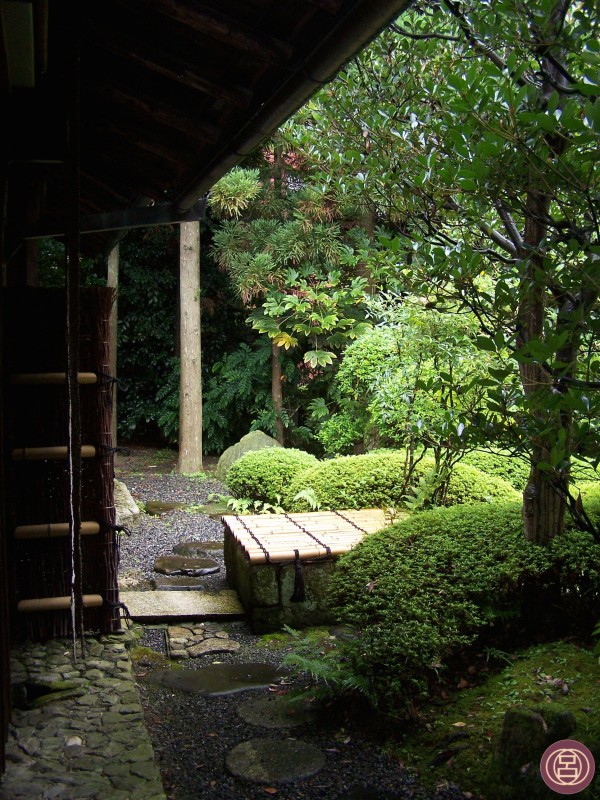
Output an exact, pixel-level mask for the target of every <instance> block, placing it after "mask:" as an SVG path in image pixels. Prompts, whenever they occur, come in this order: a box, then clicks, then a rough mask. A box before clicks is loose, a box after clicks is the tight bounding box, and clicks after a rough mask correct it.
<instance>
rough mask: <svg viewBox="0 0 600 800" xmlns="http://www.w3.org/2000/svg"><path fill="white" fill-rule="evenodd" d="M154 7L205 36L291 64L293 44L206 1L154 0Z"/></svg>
mask: <svg viewBox="0 0 600 800" xmlns="http://www.w3.org/2000/svg"><path fill="white" fill-rule="evenodd" d="M152 10H153V11H157V12H158V13H159V14H163V15H164V16H166V17H168V18H169V19H170V20H174V21H176V22H178V23H180V24H181V25H184V26H185V27H186V28H187V29H188V30H190V29H191V30H194V31H196V32H197V33H198V34H199V35H201V36H205V37H207V38H209V39H214V40H215V41H218V42H222V43H223V44H225V45H227V46H229V47H231V48H233V49H235V50H241V51H242V52H244V53H247V54H248V55H251V56H254V57H255V58H257V59H259V60H260V61H265V62H267V63H268V64H274V65H277V66H287V64H288V63H289V60H290V58H291V56H292V52H293V48H292V46H291V45H290V44H289V43H288V42H284V41H281V40H280V39H277V38H275V37H273V36H268V35H266V34H263V33H261V32H260V31H257V30H254V29H253V28H251V27H249V26H247V25H241V24H240V23H239V21H238V20H236V19H233V18H229V17H227V16H226V15H225V14H222V13H221V12H217V11H214V10H213V9H212V8H210V7H209V6H206V5H204V4H203V3H198V2H193V3H192V2H189V0H154V2H153V4H152Z"/></svg>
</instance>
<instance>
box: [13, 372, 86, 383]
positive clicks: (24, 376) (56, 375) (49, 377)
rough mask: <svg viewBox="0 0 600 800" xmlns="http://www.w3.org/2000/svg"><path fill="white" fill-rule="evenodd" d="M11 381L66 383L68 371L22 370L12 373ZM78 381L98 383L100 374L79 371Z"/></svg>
mask: <svg viewBox="0 0 600 800" xmlns="http://www.w3.org/2000/svg"><path fill="white" fill-rule="evenodd" d="M10 382H11V383H14V384H20V385H30V386H34V385H47V384H65V383H66V382H67V374H66V372H20V373H17V374H16V375H12V376H11V379H10ZM77 383H79V384H81V385H84V384H92V383H98V376H97V375H96V373H95V372H78V373H77Z"/></svg>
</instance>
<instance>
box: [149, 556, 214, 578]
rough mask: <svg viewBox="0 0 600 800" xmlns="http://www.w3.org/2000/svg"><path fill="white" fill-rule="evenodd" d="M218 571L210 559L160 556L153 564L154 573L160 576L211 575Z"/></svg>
mask: <svg viewBox="0 0 600 800" xmlns="http://www.w3.org/2000/svg"><path fill="white" fill-rule="evenodd" d="M220 569H221V567H220V565H219V563H218V561H215V560H214V559H212V558H185V557H184V556H161V557H160V558H157V559H156V561H155V562H154V571H155V572H159V573H161V575H193V576H198V575H212V574H214V573H215V572H219V570H220Z"/></svg>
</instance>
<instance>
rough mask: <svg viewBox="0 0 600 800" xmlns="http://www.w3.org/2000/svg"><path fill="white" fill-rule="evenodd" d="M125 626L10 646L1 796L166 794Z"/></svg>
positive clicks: (69, 799) (80, 799)
mask: <svg viewBox="0 0 600 800" xmlns="http://www.w3.org/2000/svg"><path fill="white" fill-rule="evenodd" d="M131 640H132V635H131V634H129V633H127V632H125V633H121V634H112V635H106V636H100V637H98V638H89V639H87V640H86V641H87V653H86V655H85V657H83V658H81V657H79V658H78V659H77V660H73V658H72V652H71V642H70V641H67V640H64V639H55V640H52V641H50V642H46V643H45V644H44V645H43V646H40V645H34V644H31V643H25V644H22V645H18V646H16V647H14V648H13V652H12V660H11V679H12V687H13V698H14V704H15V707H14V708H13V713H12V724H11V726H10V730H9V740H8V743H7V754H6V761H7V765H6V772H5V774H4V776H3V777H2V780H1V782H0V800H84V798H85V799H86V800H165V795H164V792H163V788H162V783H161V779H160V774H159V771H158V768H157V766H156V764H155V761H154V753H153V750H152V745H151V743H150V738H149V736H148V733H147V730H146V728H145V726H144V718H143V712H142V707H141V704H140V698H139V694H138V691H137V688H136V685H135V682H134V678H133V674H132V669H131V661H130V659H129V653H128V645H129V644H130V642H131Z"/></svg>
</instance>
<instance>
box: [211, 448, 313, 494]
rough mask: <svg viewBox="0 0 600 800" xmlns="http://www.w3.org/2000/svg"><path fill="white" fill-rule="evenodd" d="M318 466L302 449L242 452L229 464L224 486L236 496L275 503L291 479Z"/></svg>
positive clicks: (269, 449)
mask: <svg viewBox="0 0 600 800" xmlns="http://www.w3.org/2000/svg"><path fill="white" fill-rule="evenodd" d="M316 464H318V461H317V459H316V458H315V456H313V455H311V454H310V453H305V452H304V451H303V450H295V449H293V448H290V449H283V448H279V447H272V448H271V447H270V448H266V449H264V450H257V451H255V452H252V453H246V455H244V456H242V457H241V458H240V459H238V460H237V461H236V462H235V463H234V464H232V465H231V467H230V469H229V472H228V473H227V485H228V487H229V490H230V491H231V492H232V493H233V494H234V495H235V496H236V497H250V498H252V499H253V500H261V501H262V502H265V503H271V504H273V505H275V504H278V503H279V501H280V499H281V497H282V496H283V495H284V494H285V492H286V491H287V489H288V487H289V486H290V483H291V482H292V481H293V479H294V478H295V476H296V475H297V474H298V473H300V472H303V471H304V470H306V469H308V468H310V467H314V466H315V465H316Z"/></svg>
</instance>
